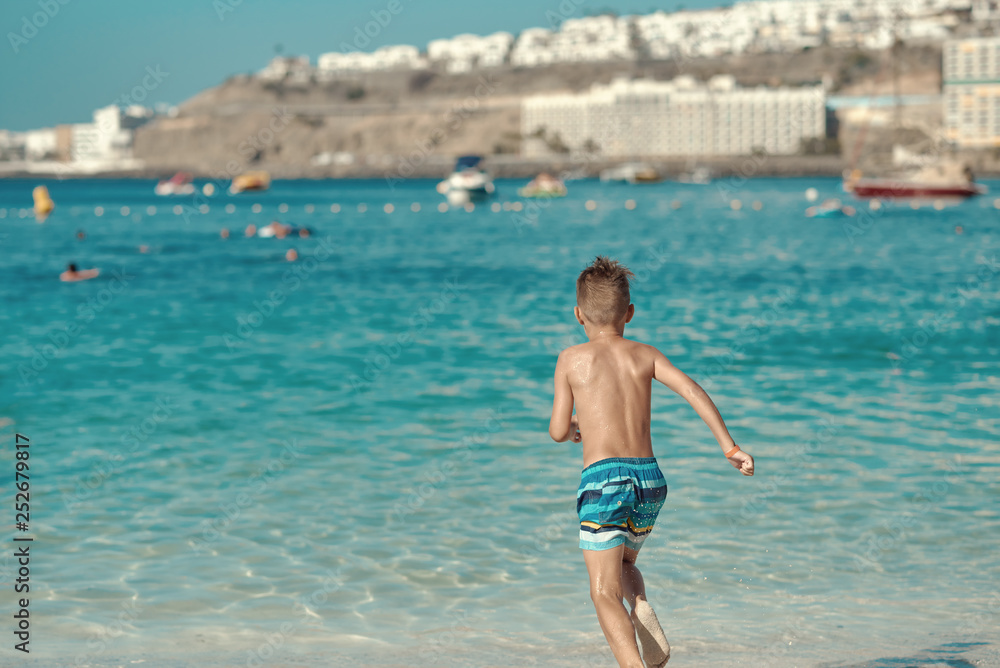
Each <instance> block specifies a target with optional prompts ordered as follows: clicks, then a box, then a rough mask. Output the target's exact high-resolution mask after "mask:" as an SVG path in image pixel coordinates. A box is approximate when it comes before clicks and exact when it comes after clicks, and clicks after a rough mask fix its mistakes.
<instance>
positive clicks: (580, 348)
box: [559, 337, 662, 360]
mask: <svg viewBox="0 0 1000 668" xmlns="http://www.w3.org/2000/svg"><path fill="white" fill-rule="evenodd" d="M615 347H616V348H619V349H626V350H628V351H629V352H630V353H632V354H636V355H658V354H662V353H660V351H659V350H657V349H656V348H655V347H653V346H651V345H649V344H648V343H643V342H642V341H636V340H635V339H626V338H624V337H622V338H621V339H620V340H618V341H617V342H615ZM606 350H607V345H606V344H598V343H595V342H594V341H584V342H583V343H578V344H576V345H575V346H570V347H569V348H564V349H563V351H562V352H561V353H559V359H560V360H569V359H575V358H579V357H589V356H591V355H597V354H600V353H601V352H603V351H606Z"/></svg>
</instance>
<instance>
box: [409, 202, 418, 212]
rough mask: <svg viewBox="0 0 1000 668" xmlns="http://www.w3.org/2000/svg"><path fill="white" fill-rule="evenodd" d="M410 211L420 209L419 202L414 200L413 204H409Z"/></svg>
mask: <svg viewBox="0 0 1000 668" xmlns="http://www.w3.org/2000/svg"><path fill="white" fill-rule="evenodd" d="M410 211H412V212H413V213H416V212H418V211H420V202H414V203H413V204H411V205H410Z"/></svg>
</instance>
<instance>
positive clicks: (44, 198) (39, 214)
mask: <svg viewBox="0 0 1000 668" xmlns="http://www.w3.org/2000/svg"><path fill="white" fill-rule="evenodd" d="M31 196H32V197H33V198H34V200H35V217H36V218H40V219H44V218H45V217H46V216H48V215H49V214H50V213H52V209H54V208H56V204H55V202H53V201H52V198H51V197H49V189H48V188H46V187H45V186H35V189H34V190H32V191H31Z"/></svg>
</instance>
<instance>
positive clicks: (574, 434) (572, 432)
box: [569, 415, 583, 443]
mask: <svg viewBox="0 0 1000 668" xmlns="http://www.w3.org/2000/svg"><path fill="white" fill-rule="evenodd" d="M569 439H570V440H571V441H573V442H574V443H579V442H580V441H582V440H583V436H581V435H580V421H579V420H577V419H576V416H575V415H574V416H573V417H572V418H570V421H569Z"/></svg>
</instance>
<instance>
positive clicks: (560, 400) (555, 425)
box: [549, 351, 580, 443]
mask: <svg viewBox="0 0 1000 668" xmlns="http://www.w3.org/2000/svg"><path fill="white" fill-rule="evenodd" d="M567 366H568V364H567V362H566V351H563V352H561V353H560V354H559V360H558V361H557V362H556V377H555V396H554V397H553V399H552V417H551V418H550V419H549V436H551V437H552V440H553V441H555V442H556V443H562V442H563V441H568V440H570V439H572V440H573V442H574V443H579V442H580V427H579V425H578V424H577V421H576V416H575V415H573V388H571V387H570V385H569V379H568V378H567V377H566V367H567Z"/></svg>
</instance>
